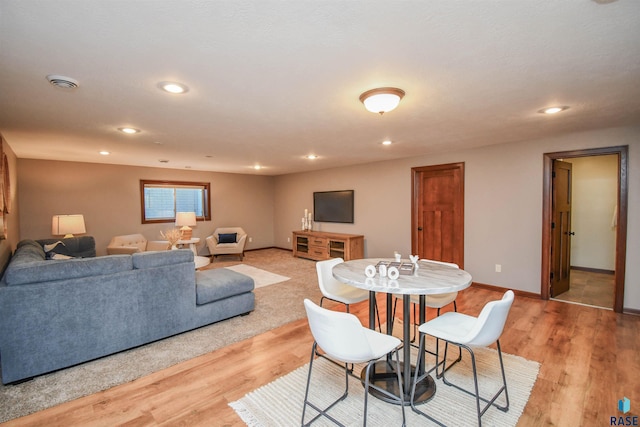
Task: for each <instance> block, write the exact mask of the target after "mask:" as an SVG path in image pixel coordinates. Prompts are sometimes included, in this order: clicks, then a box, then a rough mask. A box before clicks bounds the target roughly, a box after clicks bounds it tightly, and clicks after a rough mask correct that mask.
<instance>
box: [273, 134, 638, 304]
mask: <svg viewBox="0 0 640 427" xmlns="http://www.w3.org/2000/svg"><path fill="white" fill-rule="evenodd" d="M617 145H629V173H628V175H629V209H628V214H629V216H628V241H627V266H626V285H625V298H624V307H625V308H630V309H640V263H638V262H636V261H635V260H637V259H639V258H640V244H639V243H638V242H640V210H639V209H638V208H639V206H640V194H639V191H638V187H640V185H639V178H638V176H639V175H638V171H639V170H640V127H626V128H612V129H605V130H598V131H590V132H582V133H574V134H567V135H563V136H558V137H554V138H546V139H541V140H536V141H523V142H518V143H511V144H502V145H491V146H486V147H482V148H477V149H471V150H463V151H452V152H446V153H439V154H432V155H428V156H422V157H417V158H410V159H402V160H391V161H386V162H379V163H371V164H367V165H360V166H354V167H345V168H336V169H331V170H324V171H318V172H308V173H300V174H291V175H284V176H279V177H277V178H276V182H275V219H276V222H275V226H274V236H275V245H276V246H280V247H287V248H290V247H291V243H290V242H288V241H287V238H290V236H291V231H292V230H296V229H299V228H300V217H301V216H302V214H303V212H304V209H305V208H308V209H310V208H311V204H312V193H313V191H321V190H322V191H324V190H344V189H354V190H355V223H354V224H320V229H321V230H323V231H334V232H343V233H356V234H364V235H365V256H368V257H378V256H391V255H392V254H393V251H394V250H398V251H400V252H401V253H403V254H407V253H408V252H409V251H410V249H411V229H410V227H411V168H412V167H417V166H428V165H437V164H444V163H454V162H464V163H465V266H464V268H465V270H467V271H469V272H470V273H471V274H472V276H473V279H474V281H475V282H479V283H485V284H490V285H495V286H500V287H505V288H513V289H519V290H522V291H527V292H533V293H540V287H541V278H540V272H541V257H542V255H541V254H542V246H541V243H542V185H543V181H542V178H543V154H544V153H551V152H558V151H567V150H578V149H587V148H597V147H608V146H617ZM495 264H501V265H502V272H501V273H496V272H495Z"/></svg>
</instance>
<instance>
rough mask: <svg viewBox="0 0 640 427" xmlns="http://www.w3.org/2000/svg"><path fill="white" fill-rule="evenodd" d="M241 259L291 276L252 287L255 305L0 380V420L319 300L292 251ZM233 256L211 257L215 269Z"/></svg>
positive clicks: (286, 317)
mask: <svg viewBox="0 0 640 427" xmlns="http://www.w3.org/2000/svg"><path fill="white" fill-rule="evenodd" d="M244 263H246V264H248V265H252V266H254V267H256V268H261V269H264V270H267V271H270V272H273V273H275V274H280V275H284V276H287V277H290V278H291V279H290V280H288V281H286V282H282V283H278V284H274V285H271V286H266V287H263V288H259V289H256V290H255V295H256V308H255V310H254V311H253V312H252V313H251V314H249V315H248V316H240V317H235V318H232V319H229V320H225V321H222V322H219V323H216V324H213V325H209V326H205V327H203V328H200V329H197V330H194V331H191V332H186V333H183V334H180V335H176V336H174V337H170V338H167V339H164V340H161V341H157V342H154V343H151V344H147V345H144V346H141V347H138V348H135V349H131V350H128V351H124V352H121V353H117V354H114V355H112V356H107V357H104V358H101V359H98V360H94V361H92V362H87V363H84V364H82V365H78V366H74V367H71V368H67V369H63V370H61V371H58V372H53V373H51V374H46V375H42V376H40V377H37V378H34V379H33V380H31V381H27V382H25V383H22V384H17V385H9V386H4V385H1V384H0V422H4V421H8V420H11V419H14V418H17V417H20V416H24V415H27V414H30V413H33V412H37V411H39V410H42V409H45V408H48V407H51V406H54V405H57V404H59V403H63V402H67V401H70V400H73V399H77V398H79V397H82V396H86V395H89V394H93V393H96V392H98V391H101V390H106V389H108V388H111V387H113V386H116V385H118V384H123V383H125V382H129V381H132V380H135V379H137V378H140V377H142V376H144V375H147V374H150V373H152V372H156V371H158V370H160V369H164V368H166V367H169V366H172V365H175V364H177V363H180V362H183V361H185V360H189V359H191V358H194V357H196V356H200V355H202V354H205V353H208V352H211V351H213V350H217V349H219V348H222V347H225V346H227V345H229V344H233V343H235V342H238V341H241V340H244V339H246V338H250V337H252V336H255V335H258V334H260V333H263V332H266V331H268V330H271V329H274V328H276V327H278V326H281V325H284V324H286V323H289V322H292V321H294V320H298V319H301V318H303V317H304V316H305V312H304V306H303V304H302V301H303V299H304V298H311V299H314V300H315V301H319V299H320V296H321V295H320V291H319V290H318V284H317V279H316V273H315V263H314V262H312V261H308V260H302V259H298V258H293V257H292V256H291V252H287V251H283V250H279V249H266V250H260V251H253V252H247V254H246V256H245V258H244ZM232 264H238V262H237V261H234V262H226V261H216V262H214V263H212V264H211V265H210V266H209V267H208V268H219V267H224V266H228V265H232Z"/></svg>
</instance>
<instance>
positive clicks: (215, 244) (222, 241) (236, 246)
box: [205, 227, 247, 261]
mask: <svg viewBox="0 0 640 427" xmlns="http://www.w3.org/2000/svg"><path fill="white" fill-rule="evenodd" d="M234 234H235V238H234V236H233V235H234ZM205 242H206V243H207V247H208V248H209V253H210V254H211V256H212V257H213V258H214V259H215V257H217V256H219V255H237V256H239V257H240V261H242V259H243V257H244V246H245V244H246V242H247V233H246V232H245V231H244V230H243V229H242V228H241V227H219V228H216V229H215V230H214V232H213V234H212V235H211V236H209V237H207V238H206V239H205Z"/></svg>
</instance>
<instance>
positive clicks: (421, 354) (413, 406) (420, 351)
mask: <svg viewBox="0 0 640 427" xmlns="http://www.w3.org/2000/svg"><path fill="white" fill-rule="evenodd" d="M425 338H426V336H425V334H420V345H419V346H418V360H417V361H416V370H415V373H414V377H413V387H412V388H411V401H410V404H411V409H412V410H413V412H415V413H417V414H420V415H422V416H423V417H425V418H427V419H429V420H431V421H433V422H434V423H436V424H437V425H439V426H441V427H446V425H445V424H443V423H441V422H440V421H438V420H436V419H435V418H433V417H432V416H430V415H429V414H427V413H425V412H423V411H421V410H420V409H418V408H417V407H416V403H415V401H416V400H415V397H416V385H417V384H418V382H419V381H422V380H423V379H424V378H426V377H427V375H429V374H430V373H431V372H433V371H434V370H435V369H436V368H437V366H438V355H437V353H436V365H435V366H434V367H433V368H431V369H429V370H428V371H426V372H424V373H423V374H422V375H418V372H419V369H418V368H417V367H418V366H421V364H420V362H421V360H420V359H421V358H423V357H425V353H426V351H425ZM425 403H426V402H425Z"/></svg>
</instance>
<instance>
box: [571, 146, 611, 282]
mask: <svg viewBox="0 0 640 427" xmlns="http://www.w3.org/2000/svg"><path fill="white" fill-rule="evenodd" d="M567 161H568V162H571V164H572V165H573V166H572V175H571V176H572V185H571V190H572V200H571V230H572V231H573V232H574V233H575V235H574V236H573V237H572V238H571V266H573V267H586V268H595V269H600V270H609V271H614V270H615V253H616V228H615V226H613V215H614V211H615V208H616V205H617V203H618V156H611V155H610V156H593V157H579V158H575V159H567Z"/></svg>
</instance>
